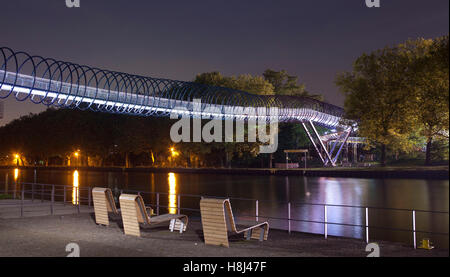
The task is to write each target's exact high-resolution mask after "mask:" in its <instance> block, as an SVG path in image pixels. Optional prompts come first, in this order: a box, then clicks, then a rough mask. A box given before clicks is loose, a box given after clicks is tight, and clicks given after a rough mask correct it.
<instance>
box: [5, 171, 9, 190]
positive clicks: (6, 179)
mask: <svg viewBox="0 0 450 277" xmlns="http://www.w3.org/2000/svg"><path fill="white" fill-rule="evenodd" d="M5 194H9V188H8V172H6V175H5Z"/></svg>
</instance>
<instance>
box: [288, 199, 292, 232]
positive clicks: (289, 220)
mask: <svg viewBox="0 0 450 277" xmlns="http://www.w3.org/2000/svg"><path fill="white" fill-rule="evenodd" d="M288 233H289V234H291V202H289V203H288Z"/></svg>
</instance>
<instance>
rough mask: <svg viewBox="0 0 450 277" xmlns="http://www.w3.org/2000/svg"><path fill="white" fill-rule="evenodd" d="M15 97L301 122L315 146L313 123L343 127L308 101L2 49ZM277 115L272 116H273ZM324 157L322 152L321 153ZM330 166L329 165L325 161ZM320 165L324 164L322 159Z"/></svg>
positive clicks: (3, 88) (338, 117)
mask: <svg viewBox="0 0 450 277" xmlns="http://www.w3.org/2000/svg"><path fill="white" fill-rule="evenodd" d="M10 96H13V97H15V99H17V100H18V101H26V100H27V101H31V102H33V103H35V104H43V105H46V106H54V107H62V108H77V109H81V110H88V109H89V110H93V111H101V112H110V113H123V114H131V115H140V116H170V115H171V114H172V113H176V114H180V115H186V116H187V115H188V116H190V117H194V118H202V119H212V118H214V119H231V120H245V121H249V120H255V121H256V120H258V121H260V120H263V121H266V122H273V121H277V122H302V124H303V126H304V127H305V129H306V131H307V132H308V135H309V137H310V139H311V141H312V142H313V144H314V146H315V147H316V149H317V147H318V146H319V147H320V146H321V145H320V144H322V141H321V140H320V139H319V141H320V142H319V143H318V144H317V145H318V146H317V145H316V144H315V143H314V140H313V136H312V135H311V134H310V131H309V130H308V127H307V124H309V125H310V128H312V130H313V132H312V131H311V133H312V134H313V135H315V136H316V138H318V134H317V131H316V130H315V127H314V125H313V123H315V124H319V125H321V126H324V127H327V128H330V129H336V128H339V129H343V130H345V131H347V132H346V133H349V132H350V131H351V128H352V127H351V126H350V124H349V123H347V124H346V123H343V121H342V117H343V114H344V111H343V109H342V108H340V107H338V106H335V105H331V104H328V103H325V102H321V101H318V100H315V99H311V98H307V97H296V96H280V95H276V96H275V95H256V94H250V93H247V92H244V91H239V90H234V89H229V88H224V87H215V86H208V85H204V84H198V83H194V82H184V81H176V80H169V79H161V78H152V77H143V76H137V75H131V74H127V73H121V72H114V71H109V70H103V69H98V68H93V67H88V66H82V65H78V64H75V63H70V62H64V61H57V60H54V59H51V58H43V57H40V56H31V55H29V54H27V53H25V52H15V51H13V50H12V49H10V48H6V47H3V48H0V99H1V98H7V97H10ZM274 111H276V112H274ZM325 151H326V150H325ZM328 158H329V160H331V161H332V164H333V165H334V162H333V160H335V159H331V157H328ZM322 160H323V161H324V162H325V160H326V158H323V159H322Z"/></svg>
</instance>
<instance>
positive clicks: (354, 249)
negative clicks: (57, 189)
mask: <svg viewBox="0 0 450 277" xmlns="http://www.w3.org/2000/svg"><path fill="white" fill-rule="evenodd" d="M93 217H94V215H93V214H92V213H81V214H74V215H64V216H43V217H28V218H16V219H0V256H33V257H41V256H45V257H48V256H50V257H64V256H66V255H67V254H68V253H66V252H65V247H66V245H67V244H68V243H71V242H75V243H77V244H78V245H79V246H80V254H81V256H82V257H89V256H91V257H92V256H95V257H97V256H100V257H104V256H107V257H124V256H126V257H137V256H145V257H155V256H159V257H161V256H163V257H168V256H179V257H311V256H312V257H323V256H349V257H365V256H366V255H367V254H368V253H366V252H365V247H366V244H365V243H364V242H363V241H361V240H357V239H347V238H335V237H329V238H328V239H327V240H325V239H324V238H323V237H322V236H318V235H310V234H303V233H292V234H291V235H288V234H287V232H285V231H279V230H270V233H269V240H268V241H265V242H263V243H261V242H259V241H256V240H252V241H246V240H244V239H243V237H241V236H238V237H233V238H232V239H231V243H230V248H225V247H216V246H209V245H205V244H204V243H203V238H202V228H201V224H200V222H199V220H198V218H197V219H196V218H191V220H190V223H189V226H188V230H187V232H185V233H183V234H179V233H171V232H170V231H169V230H168V226H167V225H160V226H155V227H152V228H150V229H145V230H143V232H142V233H143V235H142V237H141V238H138V237H131V236H125V235H124V234H123V229H122V227H121V224H120V222H113V223H112V224H111V226H110V227H105V226H99V225H96V224H95V222H94V219H93ZM379 245H380V250H381V256H430V257H432V256H446V257H448V254H449V253H448V250H440V249H433V250H431V251H427V250H414V249H413V248H412V247H411V246H407V245H403V244H399V243H391V242H389V243H387V242H379Z"/></svg>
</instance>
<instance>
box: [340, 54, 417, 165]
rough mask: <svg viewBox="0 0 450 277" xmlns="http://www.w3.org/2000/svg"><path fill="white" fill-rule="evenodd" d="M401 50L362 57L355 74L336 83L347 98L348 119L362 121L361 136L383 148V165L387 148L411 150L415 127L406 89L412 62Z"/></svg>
mask: <svg viewBox="0 0 450 277" xmlns="http://www.w3.org/2000/svg"><path fill="white" fill-rule="evenodd" d="M401 51H402V49H400V48H398V47H385V48H384V49H381V50H377V51H374V52H372V53H371V54H363V55H362V56H361V57H359V58H358V59H357V60H356V61H355V63H354V65H353V71H352V72H345V73H342V74H339V75H338V77H337V79H336V84H337V85H338V86H339V87H340V89H341V91H343V92H344V94H345V95H346V99H345V104H344V108H345V112H346V117H347V118H348V119H351V120H356V121H358V122H359V125H358V127H359V134H360V135H361V136H363V137H366V138H367V139H368V140H369V141H368V142H369V145H370V144H379V145H381V164H382V165H385V163H386V148H387V147H388V146H389V147H390V148H391V150H403V151H411V149H412V147H413V145H412V143H411V141H410V140H409V139H408V138H409V134H410V131H411V130H412V128H414V126H413V125H414V124H413V122H414V115H413V114H412V113H411V105H409V101H408V100H407V99H408V97H410V95H409V93H408V91H407V90H405V87H406V83H407V78H405V77H404V76H405V74H406V72H408V69H409V64H410V63H409V60H408V57H407V56H406V55H402V54H401V53H400V52H401Z"/></svg>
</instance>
